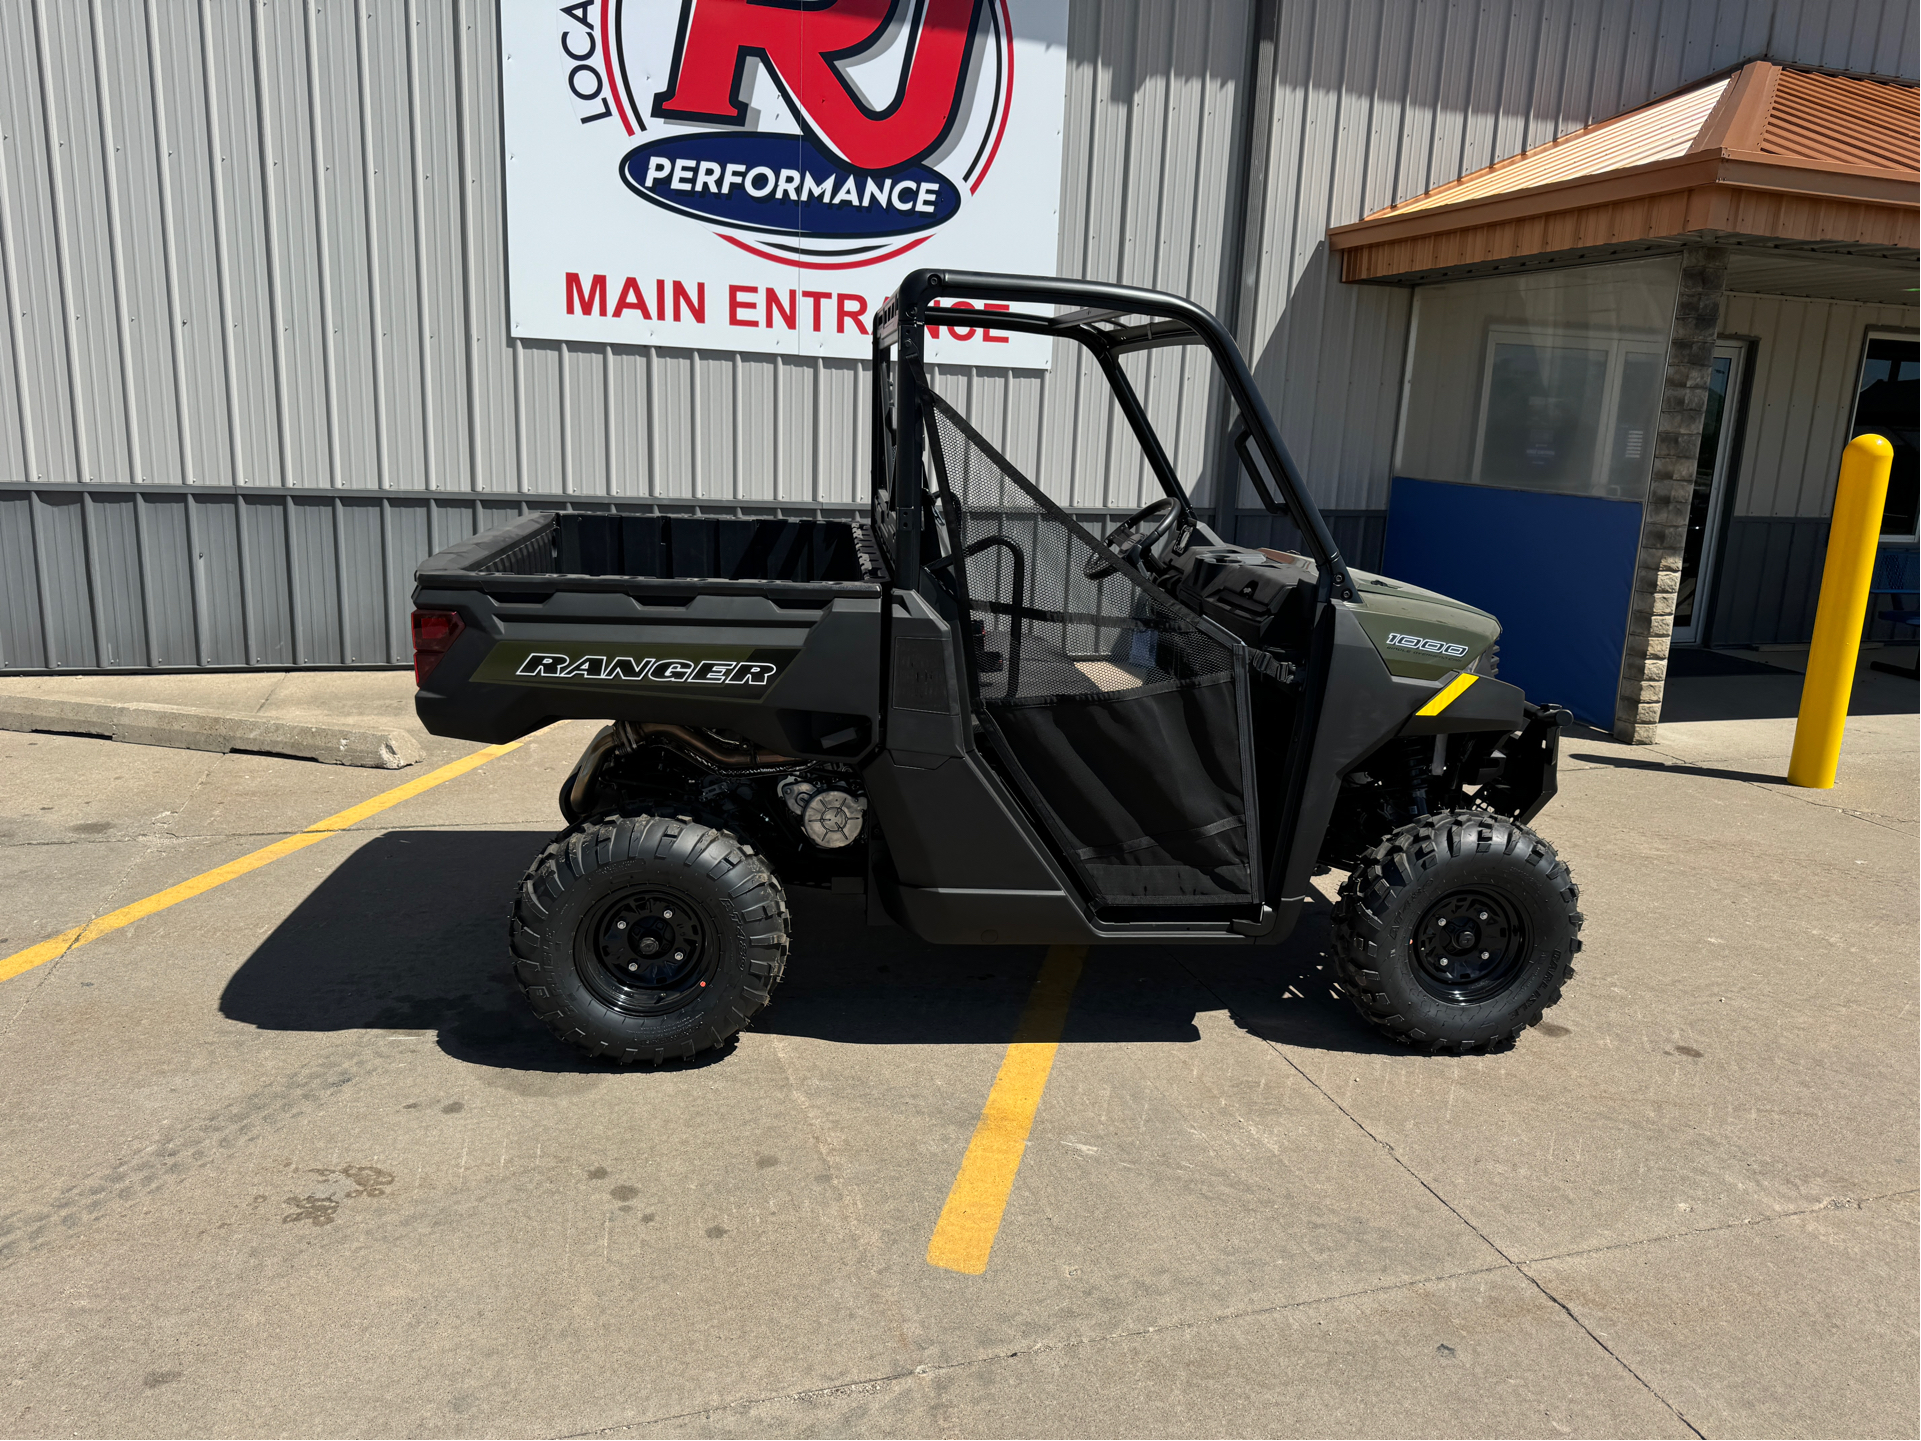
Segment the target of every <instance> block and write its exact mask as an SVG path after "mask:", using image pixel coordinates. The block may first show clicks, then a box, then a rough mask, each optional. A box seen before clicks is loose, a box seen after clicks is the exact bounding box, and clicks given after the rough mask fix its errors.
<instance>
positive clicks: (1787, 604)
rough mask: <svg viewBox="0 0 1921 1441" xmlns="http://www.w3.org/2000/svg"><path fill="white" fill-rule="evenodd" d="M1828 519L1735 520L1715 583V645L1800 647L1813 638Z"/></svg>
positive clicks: (1712, 637)
mask: <svg viewBox="0 0 1921 1441" xmlns="http://www.w3.org/2000/svg"><path fill="white" fill-rule="evenodd" d="M1827 554H1828V524H1827V522H1826V521H1825V520H1807V519H1785V520H1783V519H1774V518H1771V517H1765V516H1736V517H1735V518H1734V521H1733V523H1732V524H1731V525H1729V527H1728V537H1727V544H1726V545H1725V546H1723V547H1722V551H1721V556H1720V560H1719V562H1718V564H1717V566H1716V569H1717V570H1718V572H1719V574H1718V575H1717V576H1716V577H1715V583H1714V618H1713V624H1712V627H1711V629H1710V631H1709V636H1708V639H1709V641H1710V643H1711V644H1714V645H1718V646H1721V645H1799V644H1801V643H1802V642H1804V641H1807V640H1810V639H1812V638H1813V635H1814V611H1815V606H1816V604H1817V602H1818V601H1819V600H1820V592H1821V565H1822V563H1823V562H1824V561H1825V560H1826V559H1827Z"/></svg>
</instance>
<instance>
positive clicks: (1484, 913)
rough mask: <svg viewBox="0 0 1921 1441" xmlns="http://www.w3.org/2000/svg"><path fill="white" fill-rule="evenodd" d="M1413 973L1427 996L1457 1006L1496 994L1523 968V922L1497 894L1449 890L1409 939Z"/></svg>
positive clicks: (1525, 935)
mask: <svg viewBox="0 0 1921 1441" xmlns="http://www.w3.org/2000/svg"><path fill="white" fill-rule="evenodd" d="M1408 948H1409V950H1410V951H1411V952H1412V953H1413V960H1414V974H1415V975H1416V977H1418V978H1419V980H1420V982H1421V985H1422V987H1423V988H1424V989H1425V990H1426V991H1427V992H1428V993H1429V994H1430V995H1432V996H1435V997H1437V998H1438V999H1440V1000H1443V1001H1447V1002H1450V1003H1452V1004H1454V1005H1459V1006H1472V1005H1477V1004H1479V1003H1480V1002H1482V1001H1486V1000H1491V999H1492V998H1493V997H1495V996H1498V995H1500V994H1501V992H1502V991H1505V990H1506V989H1507V988H1508V987H1509V986H1511V985H1513V984H1514V982H1515V979H1516V978H1517V977H1518V976H1519V975H1520V974H1521V971H1522V969H1523V967H1525V966H1526V964H1527V955H1528V932H1527V923H1526V922H1525V921H1524V920H1522V918H1521V913H1520V911H1519V910H1518V909H1517V908H1516V907H1515V905H1514V904H1513V903H1512V902H1511V901H1509V900H1508V899H1507V898H1506V897H1504V896H1502V895H1500V894H1499V893H1498V892H1496V891H1492V890H1486V889H1482V888H1479V887H1475V888H1468V889H1462V890H1457V891H1449V892H1448V893H1447V894H1446V895H1444V896H1442V897H1441V898H1440V899H1439V900H1438V901H1436V902H1435V903H1434V904H1433V905H1431V906H1429V907H1428V908H1427V910H1426V912H1424V913H1423V914H1422V916H1421V920H1420V923H1419V924H1418V925H1417V926H1415V928H1414V934H1413V935H1412V936H1411V937H1409V939H1408Z"/></svg>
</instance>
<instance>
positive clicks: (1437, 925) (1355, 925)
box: [1334, 811, 1582, 1051]
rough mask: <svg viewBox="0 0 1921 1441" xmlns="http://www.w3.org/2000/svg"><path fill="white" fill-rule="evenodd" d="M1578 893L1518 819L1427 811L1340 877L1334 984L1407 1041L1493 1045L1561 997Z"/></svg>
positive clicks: (1442, 1046)
mask: <svg viewBox="0 0 1921 1441" xmlns="http://www.w3.org/2000/svg"><path fill="white" fill-rule="evenodd" d="M1579 900H1580V889H1579V887H1577V886H1576V885H1575V884H1574V880H1573V878H1572V877H1571V876H1570V875H1569V874H1568V869H1567V867H1566V866H1565V865H1563V864H1562V863H1561V860H1560V858H1559V857H1557V856H1556V855H1555V854H1554V848H1553V847H1552V846H1550V845H1549V844H1548V843H1547V842H1546V841H1544V840H1542V839H1541V838H1540V837H1539V836H1537V835H1535V834H1534V832H1533V831H1531V830H1529V829H1528V828H1527V827H1526V826H1524V825H1522V824H1520V823H1519V822H1518V821H1514V820H1511V819H1509V818H1508V817H1506V816H1499V815H1494V814H1491V813H1489V812H1486V811H1449V812H1445V813H1442V814H1439V815H1432V816H1425V817H1423V818H1422V819H1421V820H1419V821H1416V822H1415V823H1414V824H1412V825H1408V826H1403V827H1402V828H1401V829H1400V830H1398V831H1396V832H1394V833H1393V834H1392V835H1390V836H1389V837H1387V839H1386V840H1384V841H1382V842H1381V843H1380V844H1379V845H1377V846H1375V847H1373V848H1372V849H1371V850H1369V851H1367V852H1366V853H1364V854H1363V855H1362V857H1361V859H1360V861H1359V862H1358V863H1357V864H1356V865H1355V868H1354V870H1353V871H1352V873H1350V874H1349V876H1348V878H1347V881H1346V883H1345V884H1344V885H1343V886H1342V887H1341V893H1340V899H1339V901H1338V903H1337V904H1336V906H1335V911H1334V954H1335V958H1336V961H1337V964H1338V966H1339V969H1340V979H1341V985H1342V988H1343V989H1344V990H1345V991H1346V992H1347V995H1348V999H1349V1000H1351V1001H1352V1002H1353V1003H1354V1008H1355V1009H1356V1010H1357V1011H1359V1012H1360V1013H1361V1016H1362V1018H1363V1019H1364V1020H1366V1021H1367V1022H1368V1024H1369V1025H1371V1026H1373V1027H1374V1028H1375V1029H1376V1030H1379V1031H1381V1032H1382V1033H1383V1034H1385V1035H1387V1036H1389V1037H1391V1038H1392V1039H1394V1040H1396V1041H1399V1042H1401V1043H1402V1044H1404V1045H1410V1046H1418V1047H1420V1048H1422V1049H1424V1050H1434V1051H1453V1050H1462V1051H1465V1050H1479V1049H1486V1048H1487V1047H1489V1046H1492V1045H1499V1044H1503V1043H1505V1042H1508V1041H1511V1040H1513V1039H1514V1038H1515V1037H1517V1036H1519V1035H1520V1033H1521V1032H1522V1031H1523V1030H1525V1029H1526V1028H1527V1027H1529V1026H1532V1025H1536V1024H1538V1023H1539V1022H1540V1019H1541V1015H1542V1013H1543V1012H1544V1011H1546V1010H1547V1008H1548V1007H1550V1006H1552V1005H1553V1004H1554V1003H1555V1002H1556V1001H1558V1000H1560V999H1561V988H1562V986H1563V985H1565V984H1566V982H1567V979H1568V977H1569V976H1571V975H1573V973H1574V972H1573V961H1574V956H1575V953H1576V952H1577V951H1579V950H1580V949H1581V939H1580V930H1581V920H1582V917H1581V912H1580V911H1579V910H1578V909H1576V906H1577V903H1578V902H1579Z"/></svg>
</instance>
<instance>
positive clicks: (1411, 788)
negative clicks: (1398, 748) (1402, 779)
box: [1404, 741, 1434, 820]
mask: <svg viewBox="0 0 1921 1441" xmlns="http://www.w3.org/2000/svg"><path fill="white" fill-rule="evenodd" d="M1404 754H1405V757H1406V760H1407V800H1408V818H1409V819H1410V820H1412V819H1414V818H1415V817H1418V816H1424V815H1426V814H1427V813H1428V810H1429V806H1428V803H1427V785H1428V779H1429V774H1430V770H1431V768H1432V765H1433V760H1434V747H1433V746H1432V745H1431V744H1429V743H1428V742H1426V741H1409V742H1408V743H1407V749H1406V751H1405V753H1404Z"/></svg>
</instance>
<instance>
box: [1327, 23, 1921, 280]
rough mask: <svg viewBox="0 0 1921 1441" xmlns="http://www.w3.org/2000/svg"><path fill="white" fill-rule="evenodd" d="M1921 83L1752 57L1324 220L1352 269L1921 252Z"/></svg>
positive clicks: (1345, 274)
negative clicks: (1485, 163)
mask: <svg viewBox="0 0 1921 1441" xmlns="http://www.w3.org/2000/svg"><path fill="white" fill-rule="evenodd" d="M1918 151H1921V95H1918V93H1917V91H1916V90H1914V89H1913V88H1911V87H1909V86H1905V85H1894V84H1887V83H1883V82H1880V81H1875V80H1863V79H1858V78H1855V77H1852V76H1842V75H1828V74H1822V73H1817V72H1813V71H1807V70H1792V69H1787V68H1784V67H1782V66H1779V65H1772V64H1769V63H1767V62H1766V61H1754V62H1752V63H1750V64H1747V65H1744V66H1742V67H1741V68H1740V69H1739V70H1737V71H1734V72H1732V73H1729V74H1726V75H1722V76H1720V77H1718V78H1716V79H1713V80H1709V81H1706V82H1704V83H1702V84H1700V85H1696V86H1694V87H1692V88H1691V89H1688V90H1684V91H1681V92H1680V93H1678V94H1675V95H1670V96H1668V97H1667V98H1666V99H1663V100H1657V101H1655V102H1654V103H1653V104H1651V105H1645V106H1643V107H1642V108H1641V109H1639V110H1632V111H1629V112H1628V113H1627V114H1625V115H1620V116H1617V117H1615V118H1614V119H1612V120H1604V121H1601V122H1600V123H1598V124H1595V125H1590V126H1588V127H1587V128H1586V129H1585V130H1579V131H1576V132H1575V133H1574V134H1572V135H1568V136H1565V137H1563V138H1562V139H1560V140H1557V141H1554V142H1553V143H1552V144H1549V145H1544V146H1540V147H1538V148H1536V149H1534V150H1529V151H1526V152H1525V153H1523V154H1521V155H1517V156H1515V157H1513V158H1512V159H1510V160H1503V161H1501V162H1500V163H1498V164H1496V165H1491V166H1489V167H1488V168H1487V169H1485V170H1480V171H1476V172H1475V173H1474V174H1472V175H1468V176H1464V177H1463V178H1462V179H1460V180H1457V181H1454V182H1453V183H1451V184H1448V185H1442V186H1439V187H1437V188H1436V189H1433V190H1430V191H1428V192H1427V193H1426V194H1425V195H1419V196H1416V197H1415V198H1414V199H1412V200H1408V201H1404V202H1403V203H1401V204H1399V205H1393V206H1389V207H1388V208H1387V209H1386V210H1381V211H1377V212H1376V213H1375V214H1373V215H1370V216H1368V217H1367V218H1366V219H1365V220H1361V221H1358V222H1356V223H1355V224H1352V225H1342V226H1338V227H1336V228H1334V229H1332V230H1330V231H1328V233H1327V234H1328V242H1329V244H1330V245H1331V246H1332V247H1333V248H1334V249H1335V250H1336V251H1338V252H1339V253H1340V256H1341V278H1342V279H1343V280H1348V281H1394V282H1400V283H1410V282H1413V281H1415V280H1424V279H1431V278H1440V276H1442V275H1446V274H1450V273H1451V274H1459V273H1462V272H1463V270H1464V269H1466V268H1469V267H1472V268H1474V269H1483V268H1488V267H1490V266H1491V265H1498V263H1499V262H1504V261H1506V262H1516V261H1523V260H1545V259H1548V258H1550V257H1560V258H1567V259H1574V258H1581V257H1583V256H1585V255H1588V254H1592V255H1594V256H1595V257H1597V258H1598V257H1599V256H1601V255H1605V254H1622V253H1632V252H1634V251H1637V250H1647V249H1655V248H1664V246H1665V245H1667V244H1673V243H1678V242H1693V243H1707V244H1717V245H1719V244H1731V245H1742V244H1760V245H1769V246H1775V247H1786V248H1793V249H1806V250H1814V251H1826V252H1829V253H1837V252H1838V253H1841V254H1850V255H1869V256H1887V257H1891V258H1896V257H1898V258H1902V259H1908V258H1911V257H1912V256H1913V255H1914V254H1915V251H1916V247H1917V246H1921V205H1917V186H1921V170H1918V169H1917V152H1918Z"/></svg>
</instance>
